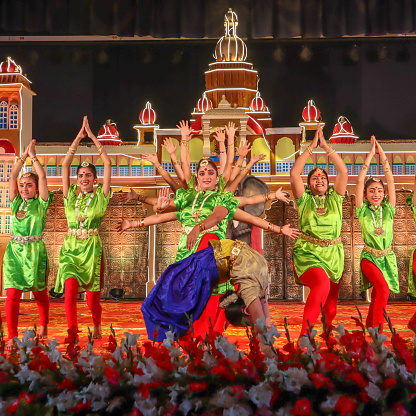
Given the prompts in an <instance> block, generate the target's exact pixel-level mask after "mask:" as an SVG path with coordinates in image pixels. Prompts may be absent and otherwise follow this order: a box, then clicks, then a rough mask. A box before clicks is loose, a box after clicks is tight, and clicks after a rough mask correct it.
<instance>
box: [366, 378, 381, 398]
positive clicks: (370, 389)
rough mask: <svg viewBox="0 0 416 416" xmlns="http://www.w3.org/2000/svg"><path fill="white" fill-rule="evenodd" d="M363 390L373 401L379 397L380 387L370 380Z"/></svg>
mask: <svg viewBox="0 0 416 416" xmlns="http://www.w3.org/2000/svg"><path fill="white" fill-rule="evenodd" d="M365 391H366V392H367V394H368V395H369V396H370V397H371V398H372V399H373V400H375V401H377V400H378V399H379V398H380V397H381V391H380V389H379V388H378V387H377V386H376V385H375V384H374V383H372V382H370V383H369V384H368V386H367V387H366V388H365Z"/></svg>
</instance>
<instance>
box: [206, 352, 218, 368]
mask: <svg viewBox="0 0 416 416" xmlns="http://www.w3.org/2000/svg"><path fill="white" fill-rule="evenodd" d="M202 361H203V362H204V363H205V364H206V366H207V368H208V369H209V370H210V369H211V368H212V367H215V366H217V365H218V361H217V359H216V358H215V357H214V356H213V355H212V354H211V353H210V352H208V351H204V356H203V357H202Z"/></svg>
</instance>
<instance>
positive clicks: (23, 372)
mask: <svg viewBox="0 0 416 416" xmlns="http://www.w3.org/2000/svg"><path fill="white" fill-rule="evenodd" d="M19 367H20V371H19V372H18V373H17V374H16V377H17V378H18V379H19V381H20V383H21V384H24V383H26V382H27V381H30V382H31V383H30V384H29V390H33V389H34V388H35V385H36V381H37V380H39V379H40V378H41V377H42V376H41V374H40V373H38V372H37V371H32V370H29V367H28V364H27V363H26V364H20V365H19Z"/></svg>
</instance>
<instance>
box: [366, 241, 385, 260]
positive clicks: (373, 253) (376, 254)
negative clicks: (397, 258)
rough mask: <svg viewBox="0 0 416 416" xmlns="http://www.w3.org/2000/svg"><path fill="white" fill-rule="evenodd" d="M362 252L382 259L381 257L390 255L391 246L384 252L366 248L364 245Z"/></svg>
mask: <svg viewBox="0 0 416 416" xmlns="http://www.w3.org/2000/svg"><path fill="white" fill-rule="evenodd" d="M364 250H365V251H366V252H367V253H370V254H372V255H373V256H374V257H383V256H387V254H389V253H390V251H391V246H390V247H388V248H386V249H385V250H377V249H375V248H373V247H370V246H368V245H367V244H364Z"/></svg>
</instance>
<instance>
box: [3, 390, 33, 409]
mask: <svg viewBox="0 0 416 416" xmlns="http://www.w3.org/2000/svg"><path fill="white" fill-rule="evenodd" d="M35 398H36V394H33V395H29V394H27V393H26V392H25V391H22V392H21V393H20V396H19V398H18V399H16V400H15V401H14V402H13V403H12V404H11V405H10V406H9V407H8V408H7V409H6V412H9V413H11V414H15V413H16V412H17V410H18V408H19V402H20V401H21V400H23V401H25V402H26V403H32V402H33V400H34V399H35Z"/></svg>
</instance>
